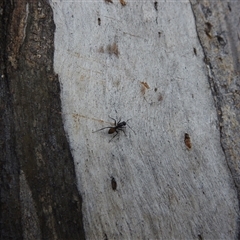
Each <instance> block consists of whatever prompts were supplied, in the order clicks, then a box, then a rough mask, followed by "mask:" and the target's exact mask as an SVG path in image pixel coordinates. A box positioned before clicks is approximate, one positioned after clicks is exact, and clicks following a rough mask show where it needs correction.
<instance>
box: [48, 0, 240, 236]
mask: <svg viewBox="0 0 240 240" xmlns="http://www.w3.org/2000/svg"><path fill="white" fill-rule="evenodd" d="M50 2H51V6H52V7H53V11H54V21H55V24H56V34H55V47H56V48H55V60H54V68H55V70H56V72H57V73H58V74H59V79H60V82H61V87H62V92H61V93H62V95H61V97H62V107H63V110H62V112H63V116H64V117H63V119H64V126H65V130H66V132H67V134H68V137H69V138H68V139H69V142H70V145H71V150H72V153H73V157H74V162H75V169H76V172H77V179H78V188H79V191H80V192H81V193H82V197H83V220H84V229H85V232H86V236H87V238H88V239H99V236H100V237H103V238H108V239H114V238H115V239H179V238H180V239H234V238H235V239H236V238H237V237H238V228H239V226H238V224H239V222H238V216H239V204H238V195H237V188H236V182H235V181H234V179H233V177H235V176H233V175H232V168H231V167H229V163H230V162H231V161H230V159H228V160H227V154H226V149H227V147H225V148H224V147H223V145H224V144H223V141H224V140H223V141H222V142H221V137H222V136H223V132H221V134H222V135H220V127H222V126H221V124H222V121H219V116H218V114H217V112H218V110H219V109H220V108H219V107H218V106H216V105H217V104H220V103H218V102H219V101H220V100H221V99H220V100H218V101H217V100H215V99H214V98H215V97H216V96H217V95H218V96H219V94H217V92H216V91H213V90H212V88H214V84H213V83H214V80H210V83H211V84H209V79H211V78H212V75H210V76H209V70H208V69H209V66H210V63H209V61H206V59H207V58H206V53H205V52H206V51H208V54H209V55H211V54H213V53H212V51H215V49H213V48H208V49H207V50H206V49H205V50H204V51H203V49H204V47H203V43H202V42H203V41H205V40H203V41H202V40H201V38H200V33H199V27H201V26H202V27H203V29H204V34H205V35H206V36H207V38H211V34H212V33H211V28H212V27H211V23H209V24H206V23H205V22H203V23H201V21H202V20H201V18H203V17H202V16H201V15H200V14H199V15H197V12H196V11H197V10H199V8H201V7H202V6H203V5H204V4H207V3H208V1H198V3H197V2H195V5H194V2H193V3H192V5H191V4H190V2H188V1H184V2H183V1H164V2H163V1H124V4H123V1H117V0H115V1H114V0H113V1H89V2H88V1H77V0H76V1H70V2H69V1H50ZM209 2H211V1H209ZM214 2H216V1H214ZM217 2H220V3H216V8H215V7H213V8H212V9H211V11H212V12H215V14H216V15H215V17H214V18H215V21H218V18H219V16H220V15H221V18H222V19H223V18H224V14H225V9H222V8H221V1H217ZM213 4H214V3H213ZM213 6H214V5H213ZM194 7H196V8H197V9H194ZM193 9H194V11H193ZM206 12H208V11H206ZM232 12H233V10H232ZM194 13H195V18H196V22H195V20H194ZM234 14H235V16H237V12H236V13H234ZM218 15H219V16H218ZM199 18H200V19H199ZM198 21H199V22H198ZM196 23H197V26H198V23H199V26H198V27H197V28H196ZM224 23H225V22H224V21H223V22H222V23H218V25H221V24H222V25H223V27H224ZM205 28H206V30H205ZM233 28H235V27H233ZM197 31H198V32H197ZM214 39H215V40H216V41H215V42H216V44H220V43H221V44H222V45H224V41H225V40H224V37H223V36H221V35H219V36H218V37H215V38H214V37H212V40H214ZM199 40H201V42H200V41H199ZM207 40H208V41H209V39H207ZM234 41H235V40H234ZM236 41H237V38H236ZM204 59H205V61H204ZM216 60H217V59H213V61H216ZM235 60H236V58H235ZM234 64H235V63H234ZM229 65H230V66H229V67H231V63H230V64H229ZM216 67H218V66H216ZM210 68H212V66H210ZM210 73H212V72H211V71H210ZM223 74H226V72H224V73H223ZM235 75H236V78H235V80H237V74H235ZM235 75H234V74H233V76H235ZM235 80H234V81H235ZM234 81H233V82H234ZM216 83H217V81H215V85H216ZM215 87H216V86H215ZM232 104H235V103H232ZM232 113H233V112H232V111H230V110H229V111H226V110H225V117H223V118H226V119H227V116H228V117H230V116H231V114H232ZM108 115H110V116H111V117H122V120H126V119H129V118H132V120H131V121H129V122H128V123H129V124H130V126H131V127H132V128H133V129H134V130H135V131H136V135H135V134H134V133H133V132H132V131H131V129H130V128H128V126H127V129H126V133H127V134H126V135H127V136H124V133H122V132H120V134H119V135H118V136H116V137H115V138H114V139H113V140H112V141H111V142H109V140H111V138H112V136H111V135H108V134H107V131H108V129H105V131H106V132H104V130H103V131H100V132H96V133H92V130H97V129H99V128H102V127H106V126H112V125H111V122H110V123H109V121H111V119H108ZM236 118H237V117H236ZM231 120H233V124H235V123H234V121H235V119H234V118H233V117H231V119H229V120H228V121H231ZM229 124H230V123H229ZM231 124H232V123H231ZM234 126H235V125H234ZM232 131H234V129H233V130H232ZM226 137H227V136H226ZM235 137H237V136H236V135H235ZM237 142H239V140H237ZM237 142H236V143H237ZM234 147H236V148H237V146H236V144H235V146H234ZM235 151H238V150H235ZM235 156H236V157H237V156H239V154H238V155H237V152H236V155H235ZM235 163H236V164H237V161H235Z"/></svg>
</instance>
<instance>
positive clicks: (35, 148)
mask: <svg viewBox="0 0 240 240" xmlns="http://www.w3.org/2000/svg"><path fill="white" fill-rule="evenodd" d="M0 9H1V23H0V24H1V27H0V30H1V34H0V38H1V42H0V44H1V54H0V55H1V56H0V57H1V82H0V84H1V89H0V96H1V105H0V110H1V125H0V129H1V133H0V139H1V140H0V144H1V218H0V221H1V237H0V238H1V239H84V238H85V237H84V230H83V225H82V213H81V206H82V199H81V196H80V195H79V192H78V191H77V187H76V179H75V171H74V166H73V159H72V156H71V153H70V150H69V145H68V142H67V140H66V136H65V133H64V129H63V125H62V118H61V102H60V95H59V93H60V88H59V81H58V76H57V75H55V73H54V70H53V51H54V44H53V38H54V29H55V25H54V22H53V15H52V10H51V8H50V6H49V5H48V3H47V2H46V1H41V0H40V1H32V0H29V1H28V0H23V1H8V0H6V1H4V0H1V2H0Z"/></svg>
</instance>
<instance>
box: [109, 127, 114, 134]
mask: <svg viewBox="0 0 240 240" xmlns="http://www.w3.org/2000/svg"><path fill="white" fill-rule="evenodd" d="M115 131H116V129H115V128H110V129H109V131H108V134H112V133H114V132H115Z"/></svg>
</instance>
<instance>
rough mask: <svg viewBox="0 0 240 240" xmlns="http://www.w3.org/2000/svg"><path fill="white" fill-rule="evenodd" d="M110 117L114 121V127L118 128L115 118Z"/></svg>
mask: <svg viewBox="0 0 240 240" xmlns="http://www.w3.org/2000/svg"><path fill="white" fill-rule="evenodd" d="M108 117H109V118H111V119H112V120H113V121H114V126H117V122H116V120H115V119H114V118H112V117H110V116H108Z"/></svg>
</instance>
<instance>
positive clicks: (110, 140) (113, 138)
mask: <svg viewBox="0 0 240 240" xmlns="http://www.w3.org/2000/svg"><path fill="white" fill-rule="evenodd" d="M116 132H117V133H116V134H115V135H114V136H113V137H112V138H111V140H110V141H109V142H111V141H112V140H113V139H114V138H115V137H116V136H117V135H118V131H116Z"/></svg>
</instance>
